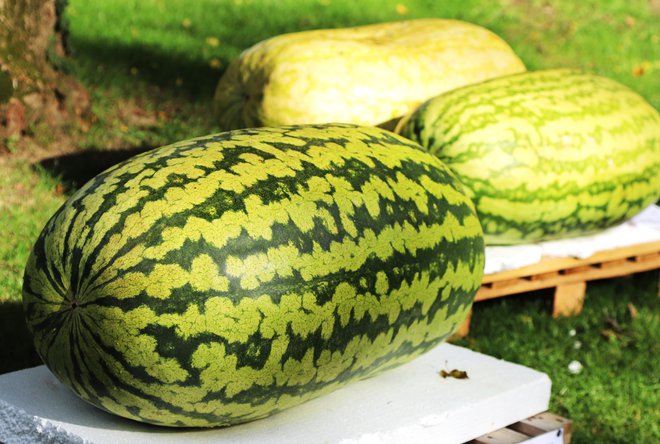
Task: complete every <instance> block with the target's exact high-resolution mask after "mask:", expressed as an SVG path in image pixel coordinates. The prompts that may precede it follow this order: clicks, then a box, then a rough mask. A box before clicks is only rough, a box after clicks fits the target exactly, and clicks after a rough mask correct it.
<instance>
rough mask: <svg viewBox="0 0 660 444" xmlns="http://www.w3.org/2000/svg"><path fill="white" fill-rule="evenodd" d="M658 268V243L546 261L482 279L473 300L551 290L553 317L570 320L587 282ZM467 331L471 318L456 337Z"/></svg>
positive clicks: (580, 308)
mask: <svg viewBox="0 0 660 444" xmlns="http://www.w3.org/2000/svg"><path fill="white" fill-rule="evenodd" d="M657 268H660V241H655V242H648V243H644V244H637V245H633V246H629V247H622V248H615V249H612V250H604V251H601V252H599V253H596V254H594V255H593V256H591V257H588V258H586V259H575V258H556V257H555V258H553V257H545V258H543V259H542V260H541V261H540V262H538V263H536V264H532V265H528V266H525V267H521V268H516V269H514V270H507V271H501V272H498V273H492V274H487V275H485V276H484V279H483V282H482V284H481V288H480V289H479V291H478V292H477V294H476V296H475V299H474V300H475V302H476V301H483V300H486V299H492V298H497V297H502V296H509V295H513V294H518V293H525V292H529V291H535V290H541V289H546V288H554V300H553V310H552V315H553V316H554V317H558V316H572V315H576V314H579V313H580V312H581V311H582V305H583V303H584V295H585V291H586V289H587V282H588V281H591V280H596V279H607V278H613V277H619V276H626V275H629V274H634V273H639V272H642V271H649V270H655V269H657ZM659 295H660V290H659ZM469 331H470V316H468V318H467V319H466V321H465V323H464V324H463V325H462V326H461V328H460V329H459V330H458V331H457V333H456V336H458V337H461V336H465V335H467V334H468V333H469Z"/></svg>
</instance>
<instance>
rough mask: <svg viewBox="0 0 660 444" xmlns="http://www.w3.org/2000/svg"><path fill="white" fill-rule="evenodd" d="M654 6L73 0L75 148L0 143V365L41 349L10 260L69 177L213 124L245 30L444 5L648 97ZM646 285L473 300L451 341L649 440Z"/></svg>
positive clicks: (615, 436)
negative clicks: (28, 154) (533, 375)
mask: <svg viewBox="0 0 660 444" xmlns="http://www.w3.org/2000/svg"><path fill="white" fill-rule="evenodd" d="M658 8H659V7H658V3H657V2H648V1H646V0H634V1H626V0H608V1H599V0H587V1H582V2H571V1H568V0H565V1H556V2H546V1H540V0H538V1H537V0H502V1H499V2H486V1H483V0H465V1H460V2H459V1H446V2H435V1H432V0H414V1H413V0H410V1H407V0H406V1H396V0H395V1H377V0H364V1H360V2H354V1H348V0H315V1H295V0H278V1H275V0H197V1H195V2H191V1H186V0H167V1H165V0H115V1H112V2H109V1H108V2H106V1H98V0H97V1H83V0H70V1H69V6H68V9H67V19H68V23H69V31H70V43H71V47H72V49H73V59H72V61H71V62H70V64H69V66H68V69H70V70H71V71H72V72H73V73H74V74H75V75H76V76H77V77H78V78H80V79H81V81H82V82H83V83H84V84H85V85H86V86H87V87H88V88H89V91H90V94H91V97H92V103H93V108H92V113H93V122H92V125H91V127H90V128H88V129H85V131H84V134H85V135H84V137H83V138H82V139H81V141H80V147H78V148H79V149H81V150H84V151H82V152H81V153H77V154H74V155H72V156H68V157H66V158H61V159H58V160H57V161H55V162H50V163H48V162H46V163H44V164H43V165H44V167H40V168H37V169H36V170H35V169H34V168H31V167H30V165H28V164H27V163H26V162H23V161H18V160H14V159H11V158H8V160H3V159H0V234H1V235H2V239H3V241H2V242H0V373H2V372H6V371H10V370H15V369H19V368H24V367H27V366H30V365H35V364H37V363H38V360H37V357H36V356H35V355H34V351H33V349H32V347H31V346H30V339H29V337H28V335H27V331H26V328H25V324H24V322H23V320H22V314H21V308H20V287H21V280H22V271H23V266H24V264H25V262H26V260H27V255H28V252H29V249H30V247H31V245H32V243H33V242H34V240H36V237H37V235H38V233H39V231H40V229H41V227H42V226H43V224H45V222H46V221H47V219H48V218H49V217H50V216H51V215H52V214H53V213H54V212H55V210H56V208H57V207H58V206H59V205H60V203H61V202H62V201H63V200H64V198H65V195H66V193H67V192H68V191H71V190H73V189H75V188H76V187H77V186H79V185H81V184H82V182H84V180H85V179H86V178H87V177H89V174H91V173H92V172H95V171H97V170H99V171H100V169H99V168H101V166H103V167H105V166H109V164H110V163H112V162H115V161H118V160H120V159H121V158H122V157H126V156H128V155H131V154H134V153H135V152H136V151H139V150H142V149H146V148H148V147H152V146H158V145H162V144H166V143H169V142H172V141H175V140H180V139H184V138H188V137H192V136H196V135H200V134H205V133H210V132H214V131H217V130H219V128H218V127H217V125H216V123H215V121H214V118H213V115H212V106H211V99H212V95H213V90H214V87H215V84H216V82H217V80H218V78H219V77H220V75H221V74H222V71H223V69H225V67H226V66H227V65H228V64H229V63H230V61H231V60H232V59H233V58H234V57H236V56H237V55H238V54H239V53H240V52H241V51H242V50H244V49H245V48H247V47H249V46H250V45H252V44H254V43H256V42H258V41H260V40H262V39H264V38H267V37H270V36H273V35H276V34H280V33H283V32H292V31H298V30H304V29H312V28H319V27H343V26H351V25H359V24H367V23H375V22H382V21H389V20H400V19H407V18H416V17H444V18H456V19H462V20H467V21H470V22H474V23H477V24H480V25H482V26H485V27H487V28H489V29H491V30H493V31H494V32H496V33H497V34H499V35H500V36H501V37H503V38H504V39H505V40H507V41H508V42H509V44H510V45H511V46H512V47H513V49H514V50H515V51H516V52H517V53H518V54H519V55H520V56H521V58H522V59H523V61H524V62H525V64H526V65H527V66H528V68H529V69H547V68H554V67H560V66H561V67H575V68H581V69H585V70H588V71H591V72H595V73H597V74H601V75H605V76H608V77H611V78H614V79H616V80H618V81H620V82H622V83H624V84H626V85H628V86H629V87H631V88H632V89H633V90H635V91H637V92H639V93H640V94H641V95H643V96H644V97H645V98H646V99H647V100H648V101H649V102H650V103H651V104H652V105H654V106H655V107H656V108H658V107H660V89H659V88H658V87H657V85H658V80H659V76H658V72H659V71H658V70H659V69H660V45H659V43H660V29H658V26H657V22H658ZM41 132H42V133H43V134H42V137H44V138H47V137H48V131H47V129H45V128H42V129H41ZM108 149H112V151H111V152H109V151H106V150H108ZM62 165H65V166H66V167H64V168H63V167H62ZM58 176H61V179H62V181H63V183H64V186H61V185H62V184H61V183H60V182H61V181H60V180H59V179H58V178H57V177H58ZM656 292H657V272H656V273H655V274H654V273H648V274H645V275H640V276H636V277H634V278H628V279H617V280H611V281H604V282H599V283H596V284H592V285H590V287H589V294H588V298H587V303H586V306H585V310H584V313H583V314H582V315H581V316H579V317H576V318H570V319H559V320H552V318H551V317H550V316H549V314H548V312H547V298H542V297H536V296H531V297H520V298H504V299H501V300H497V301H492V302H489V303H480V304H478V305H477V307H476V311H475V315H474V318H473V327H472V332H471V334H470V336H469V337H468V338H467V339H464V340H462V341H461V342H460V344H462V345H467V346H469V347H471V348H473V349H475V350H479V351H482V352H485V353H488V354H491V355H494V356H498V357H502V358H504V359H507V360H511V361H514V362H519V363H522V364H525V365H529V366H531V367H533V368H536V369H538V370H541V371H544V372H547V373H548V374H549V375H550V376H551V378H552V380H553V393H552V401H551V403H552V405H551V408H552V409H553V410H555V411H557V412H558V413H561V414H565V415H566V416H568V417H570V418H571V419H573V420H574V422H575V435H574V442H578V443H579V442H640V443H641V442H658V441H660V432H659V431H658V424H659V423H660V421H659V419H660V418H658V409H657V405H659V404H660V402H659V401H660V396H658V388H659V387H660V385H659V381H658V373H657V370H656V369H657V368H660V366H659V365H658V364H659V363H658V358H657V356H658V355H659V353H658V352H659V351H660V350H658V342H659V341H658V338H659V337H660V325H659V321H658V314H657V313H658V298H657V297H656ZM528 296H529V295H528ZM629 303H631V304H632V306H633V307H634V308H635V310H636V313H637V314H636V316H633V315H632V314H631V313H635V311H634V310H631V309H629V308H628V304H629ZM572 331H575V335H572V334H571V332H572ZM577 341H580V344H581V346H580V348H576V342H577ZM572 360H578V361H580V362H581V363H582V365H583V366H584V368H583V370H582V372H581V373H580V374H578V375H573V374H570V373H569V372H568V370H567V365H568V363H569V362H570V361H572Z"/></svg>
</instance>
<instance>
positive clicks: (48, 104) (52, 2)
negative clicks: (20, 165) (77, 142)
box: [0, 0, 89, 141]
mask: <svg viewBox="0 0 660 444" xmlns="http://www.w3.org/2000/svg"><path fill="white" fill-rule="evenodd" d="M65 5H66V0H0V120H1V121H0V141H6V140H7V139H8V138H14V139H16V138H20V137H21V136H22V135H26V134H27V135H29V133H30V131H31V130H35V129H37V128H41V129H42V130H43V129H44V128H47V130H48V131H51V132H54V133H55V134H54V135H56V134H57V133H58V132H59V133H61V132H63V131H67V130H70V129H71V126H72V125H81V124H84V121H85V118H86V115H87V114H88V112H89V95H88V94H87V92H86V90H85V88H84V87H82V85H81V84H80V83H79V82H78V81H77V80H76V79H74V78H73V77H72V76H70V75H68V74H67V73H66V72H64V71H63V70H62V69H58V68H57V67H56V66H55V64H54V63H53V62H54V61H58V60H63V58H64V57H65V56H66V54H65V50H64V48H65V44H64V40H65V39H64V35H65V32H66V28H65V27H64V26H62V24H63V22H62V20H61V18H62V12H63V10H64V7H65ZM51 139H55V138H53V137H51Z"/></svg>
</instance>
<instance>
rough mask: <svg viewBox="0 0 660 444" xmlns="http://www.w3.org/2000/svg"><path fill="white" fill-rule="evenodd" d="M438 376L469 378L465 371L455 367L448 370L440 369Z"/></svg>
mask: <svg viewBox="0 0 660 444" xmlns="http://www.w3.org/2000/svg"><path fill="white" fill-rule="evenodd" d="M440 376H442V377H443V378H455V379H469V378H468V374H467V372H466V371H464V370H457V369H454V370H452V371H450V372H447V371H445V370H440Z"/></svg>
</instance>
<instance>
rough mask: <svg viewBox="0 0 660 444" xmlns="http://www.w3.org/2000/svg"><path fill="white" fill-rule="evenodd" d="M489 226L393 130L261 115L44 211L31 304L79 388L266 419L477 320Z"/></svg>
mask: <svg viewBox="0 0 660 444" xmlns="http://www.w3.org/2000/svg"><path fill="white" fill-rule="evenodd" d="M483 262H484V244H483V235H482V231H481V227H480V224H479V221H478V219H477V217H476V214H475V212H474V208H473V206H472V204H471V202H470V201H469V199H468V198H467V197H466V196H465V194H464V193H463V192H462V191H461V187H460V185H459V184H458V182H457V181H456V179H455V178H454V176H453V175H452V174H451V173H450V171H449V170H448V168H446V166H444V165H443V164H442V162H440V161H439V160H438V159H437V158H436V157H435V156H432V155H431V154H429V153H427V152H426V151H424V150H423V149H422V148H421V147H419V146H418V145H416V144H413V143H412V142H410V141H408V140H406V139H403V138H401V137H399V136H397V135H395V134H393V133H389V132H387V131H384V130H380V129H376V128H362V127H356V126H351V125H319V126H300V127H281V128H261V129H250V130H240V131H233V132H227V133H221V134H217V135H213V136H208V137H201V138H198V139H193V140H189V141H185V142H180V143H176V144H174V145H170V146H166V147H163V148H159V149H156V150H153V151H150V152H147V153H144V154H142V155H139V156H137V157H134V158H132V159H130V160H128V161H126V162H124V163H122V164H119V165H118V166H115V167H113V168H112V169H110V170H108V171H106V172H104V173H102V174H100V175H99V176H97V177H96V178H94V179H93V180H91V181H90V182H89V183H88V184H86V185H85V186H84V187H83V188H82V189H81V190H79V191H78V192H77V193H76V194H74V195H73V196H72V197H71V198H70V199H69V200H68V201H67V202H66V203H65V204H64V205H63V206H62V208H61V209H60V210H59V211H58V212H57V213H56V214H55V215H54V216H53V218H52V219H51V220H50V221H49V222H48V224H47V226H46V227H45V228H44V230H43V232H42V233H41V235H40V237H39V239H38V241H37V242H36V245H35V247H34V249H33V252H32V254H31V256H30V259H29V262H28V265H27V268H26V272H25V281H24V287H23V289H24V290H23V291H24V307H25V311H26V314H27V322H28V325H29V327H30V329H31V331H32V332H33V333H34V339H35V344H36V347H37V350H38V352H39V354H40V355H41V357H42V358H43V360H44V362H45V363H46V364H47V365H48V367H49V368H50V369H51V371H52V372H53V373H54V374H55V375H56V376H57V377H58V378H59V379H60V380H61V381H62V382H63V383H64V384H66V385H67V386H69V387H70V388H72V389H73V391H74V392H76V393H77V394H78V395H79V396H80V397H82V398H83V399H85V400H86V401H89V402H90V403H92V404H94V405H96V406H98V407H101V408H103V409H105V410H107V411H110V412H113V413H116V414H118V415H121V416H124V417H127V418H132V419H135V420H140V421H145V422H149V423H154V424H161V425H167V426H216V425H230V424H235V423H240V422H245V421H249V420H252V419H256V418H261V417H264V416H268V415H270V414H272V413H275V412H277V411H280V410H283V409H285V408H288V407H291V406H294V405H296V404H299V403H301V402H303V401H305V400H308V399H311V398H314V397H316V396H319V395H321V394H323V393H326V392H329V391H331V390H334V389H336V388H338V387H341V386H343V385H345V384H346V383H348V382H350V381H353V380H356V379H360V378H365V377H368V376H371V375H373V374H374V373H376V372H378V371H380V370H383V369H386V368H389V367H393V366H396V365H398V364H401V363H403V362H406V361H408V360H410V359H412V358H413V357H414V356H416V355H418V354H420V353H422V352H424V351H425V350H427V349H429V348H430V347H433V346H434V345H436V344H438V343H439V342H440V341H442V340H443V339H445V338H446V337H447V336H448V335H450V334H451V333H452V332H453V331H454V330H455V329H456V328H457V327H458V326H459V325H460V324H461V322H462V321H463V319H464V317H465V316H466V314H467V312H468V310H469V309H470V306H471V303H472V299H473V295H474V293H475V292H476V290H477V288H478V287H479V285H480V280H481V275H482V272H483V271H482V269H483Z"/></svg>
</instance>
